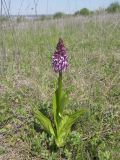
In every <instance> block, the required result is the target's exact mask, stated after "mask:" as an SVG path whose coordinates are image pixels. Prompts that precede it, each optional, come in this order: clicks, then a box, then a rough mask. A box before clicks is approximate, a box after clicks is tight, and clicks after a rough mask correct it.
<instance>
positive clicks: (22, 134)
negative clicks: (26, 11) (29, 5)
mask: <svg viewBox="0 0 120 160" xmlns="http://www.w3.org/2000/svg"><path fill="white" fill-rule="evenodd" d="M119 17H120V15H119V14H118V15H117V14H115V15H98V16H93V17H85V18H83V17H75V18H71V17H70V18H68V19H59V20H46V21H34V23H32V22H31V21H24V22H20V23H16V22H11V21H9V22H8V21H7V22H4V26H5V27H4V28H3V27H2V26H1V27H2V30H0V34H1V37H0V48H1V51H0V74H1V76H0V128H1V129H0V146H1V147H0V159H1V160H3V159H17V160H23V159H26V160H29V159H34V160H36V159H45V160H47V159H49V160H54V159H55V160H56V159H61V160H63V159H68V160H71V159H73V160H119V159H120V144H119V141H120V56H119V53H120V45H119V44H120V38H119V37H120V21H119V19H120V18H119ZM59 37H62V38H63V39H64V42H65V46H66V47H67V49H68V56H69V63H70V66H69V70H68V71H67V72H66V73H65V74H64V88H65V89H66V90H67V92H68V94H69V104H68V107H67V108H66V112H71V111H74V110H77V109H79V108H80V107H81V106H83V107H87V108H88V109H89V112H88V113H87V114H86V115H85V116H84V117H83V119H81V120H79V121H78V122H77V123H76V124H75V125H74V126H73V128H72V132H71V134H70V135H69V137H68V140H67V144H66V146H65V147H63V148H59V149H58V148H56V146H55V144H54V141H53V139H52V137H49V135H47V133H46V132H45V131H44V130H43V128H42V126H40V125H39V124H38V123H37V122H36V121H34V118H33V115H32V108H33V107H35V106H37V107H38V108H39V109H40V110H42V111H43V112H44V113H46V114H48V116H49V117H50V118H51V119H52V118H53V117H52V116H51V115H52V114H51V113H52V104H51V103H52V96H53V93H54V89H55V88H54V86H55V81H56V79H57V76H56V74H55V73H53V71H52V67H51V56H52V54H53V52H54V50H55V46H56V43H57V42H58V39H59Z"/></svg>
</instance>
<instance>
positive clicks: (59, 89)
mask: <svg viewBox="0 0 120 160" xmlns="http://www.w3.org/2000/svg"><path fill="white" fill-rule="evenodd" d="M61 92H62V72H59V77H58V93H59V99H60V98H61Z"/></svg>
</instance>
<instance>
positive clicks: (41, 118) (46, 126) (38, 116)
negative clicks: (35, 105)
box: [33, 110, 55, 136]
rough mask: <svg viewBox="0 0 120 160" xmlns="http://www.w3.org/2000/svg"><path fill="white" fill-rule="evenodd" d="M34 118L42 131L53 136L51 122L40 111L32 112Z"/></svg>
mask: <svg viewBox="0 0 120 160" xmlns="http://www.w3.org/2000/svg"><path fill="white" fill-rule="evenodd" d="M33 112H34V115H35V118H36V119H37V120H38V121H39V122H40V124H41V125H42V126H43V127H44V129H45V130H46V131H47V132H48V133H49V134H51V135H53V136H55V131H54V128H53V127H52V124H51V121H50V120H49V119H48V118H47V117H46V116H45V115H44V114H43V113H41V112H40V111H38V110H34V111H33Z"/></svg>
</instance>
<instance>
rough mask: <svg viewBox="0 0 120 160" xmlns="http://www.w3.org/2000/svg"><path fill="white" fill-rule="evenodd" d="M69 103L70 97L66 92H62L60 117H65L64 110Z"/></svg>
mask: <svg viewBox="0 0 120 160" xmlns="http://www.w3.org/2000/svg"><path fill="white" fill-rule="evenodd" d="M67 102H68V96H67V94H66V93H65V92H62V95H61V99H60V109H59V114H60V116H62V115H63V110H64V108H65V106H66V104H67Z"/></svg>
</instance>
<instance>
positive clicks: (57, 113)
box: [34, 39, 85, 147]
mask: <svg viewBox="0 0 120 160" xmlns="http://www.w3.org/2000/svg"><path fill="white" fill-rule="evenodd" d="M52 66H53V69H54V71H55V72H56V73H58V74H59V76H58V83H57V88H56V91H55V94H54V97H53V116H54V122H53V124H52V122H51V120H50V119H49V118H47V117H46V116H45V115H44V114H43V113H42V112H40V111H38V110H36V109H35V110H34V115H35V118H36V119H37V120H38V121H39V122H40V124H41V125H42V126H43V127H44V129H45V130H46V131H47V132H48V133H49V134H50V135H51V136H53V137H54V139H55V142H56V145H57V146H58V147H62V146H64V145H65V143H66V139H67V137H68V134H69V132H70V130H71V127H72V125H73V124H74V123H75V122H76V120H77V119H78V118H80V117H81V116H82V115H83V114H84V112H85V110H83V109H81V110H80V111H77V112H74V113H72V114H69V115H68V114H67V115H65V114H64V107H65V105H66V102H67V100H68V97H67V94H66V93H65V92H64V91H63V87H62V74H63V72H64V71H66V70H67V68H68V56H67V50H66V48H65V46H64V43H63V40H62V39H59V42H58V44H57V47H56V51H55V53H54V55H53V56H52Z"/></svg>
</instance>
